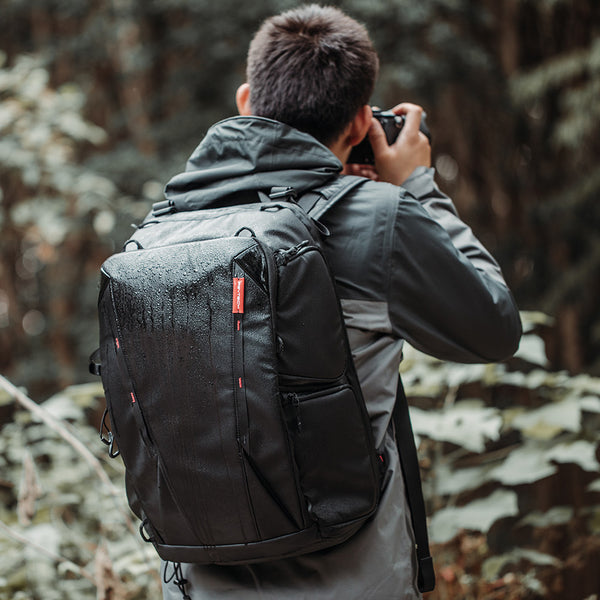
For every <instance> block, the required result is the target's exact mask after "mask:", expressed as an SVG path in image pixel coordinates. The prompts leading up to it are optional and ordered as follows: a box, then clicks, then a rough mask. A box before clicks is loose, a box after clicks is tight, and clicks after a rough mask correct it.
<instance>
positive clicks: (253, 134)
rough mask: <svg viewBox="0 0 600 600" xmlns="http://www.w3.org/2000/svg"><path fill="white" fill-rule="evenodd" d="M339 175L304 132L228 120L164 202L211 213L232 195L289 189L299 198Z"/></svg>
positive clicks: (338, 166)
mask: <svg viewBox="0 0 600 600" xmlns="http://www.w3.org/2000/svg"><path fill="white" fill-rule="evenodd" d="M341 170H342V163H341V162H340V161H339V160H338V158H337V157H336V156H335V155H334V154H333V153H332V152H331V150H329V149H328V148H327V147H326V146H324V145H323V144H321V143H319V142H318V141H317V140H316V139H315V138H314V137H312V136H311V135H309V134H307V133H303V132H301V131H298V130H297V129H294V128H292V127H289V126H288V125H285V124H283V123H280V122H278V121H273V120H271V119H266V118H264V117H232V118H230V119H225V120H224V121H220V122H219V123H217V124H215V125H213V126H212V127H211V128H210V129H209V130H208V132H207V133H206V136H205V137H204V139H203V140H202V142H201V143H200V144H199V146H198V147H197V148H196V149H195V150H194V152H193V154H192V155H191V156H190V158H189V160H188V162H187V165H186V169H185V171H184V172H183V173H180V174H179V175H175V177H173V178H172V179H171V180H170V181H169V183H168V184H167V186H166V188H165V197H166V198H167V200H169V201H170V202H172V203H173V204H174V205H175V207H176V208H177V210H198V209H205V208H212V207H215V206H218V205H219V201H220V200H222V199H223V198H225V197H227V196H229V195H231V194H233V193H236V192H254V191H257V190H262V191H266V192H269V190H270V189H271V188H272V187H278V186H283V187H287V186H289V187H293V188H294V189H295V190H296V191H297V192H298V193H302V192H304V191H306V190H309V189H313V188H316V187H319V186H321V185H324V184H326V183H327V182H328V181H330V180H331V179H333V178H334V177H336V176H337V175H338V174H339V173H340V171H341Z"/></svg>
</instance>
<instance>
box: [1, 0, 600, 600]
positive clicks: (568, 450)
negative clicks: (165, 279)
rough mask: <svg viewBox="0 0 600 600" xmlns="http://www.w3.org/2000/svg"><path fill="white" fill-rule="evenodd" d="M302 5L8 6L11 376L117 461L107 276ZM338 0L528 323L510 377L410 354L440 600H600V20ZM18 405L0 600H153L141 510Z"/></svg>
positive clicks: (379, 98) (4, 212)
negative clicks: (260, 35)
mask: <svg viewBox="0 0 600 600" xmlns="http://www.w3.org/2000/svg"><path fill="white" fill-rule="evenodd" d="M296 4H297V3H296V2H292V1H285V0H263V1H262V2H260V3H240V2H234V1H233V0H221V1H220V2H216V3H212V2H205V1H202V0H146V1H144V0H111V1H107V0H96V1H94V0H38V1H36V2H30V1H24V0H0V202H1V203H0V248H1V252H0V373H2V375H4V376H5V377H6V378H7V379H8V380H10V381H12V382H13V383H14V384H16V385H18V386H22V389H24V390H26V391H27V394H28V395H29V397H31V398H33V400H34V401H35V402H36V403H38V404H40V405H41V406H42V407H46V409H47V412H48V413H49V414H51V415H54V417H53V418H54V419H58V421H56V422H55V424H56V423H58V424H59V428H60V427H63V426H64V427H65V428H68V430H69V431H74V432H75V435H76V436H78V437H79V438H80V439H82V440H84V441H85V442H86V444H87V445H88V447H89V448H90V449H92V451H93V452H94V454H96V455H98V457H100V454H101V452H100V451H101V448H99V446H100V444H99V443H97V441H96V440H95V439H94V438H93V437H92V434H91V433H90V432H91V431H92V427H95V426H97V425H98V422H99V419H100V416H101V414H102V408H103V399H102V392H101V388H100V387H99V385H98V384H97V383H96V382H93V380H92V378H91V376H89V375H88V374H87V357H88V355H89V354H90V352H91V351H92V350H93V349H94V348H95V347H96V346H97V325H96V312H95V308H96V296H97V291H98V271H99V266H100V264H101V263H102V261H103V260H104V259H105V258H106V257H107V256H108V255H110V254H111V253H112V252H114V251H117V250H119V248H120V247H121V245H122V243H123V242H124V241H125V240H126V239H127V237H128V236H129V233H130V231H131V228H130V223H135V222H139V221H141V219H142V218H143V217H144V215H145V214H146V212H147V211H148V209H149V206H150V204H151V203H152V202H153V201H156V200H160V199H161V198H162V190H163V187H164V184H165V182H166V181H167V180H168V179H169V178H170V177H171V176H172V175H173V174H175V173H177V172H179V171H181V170H182V168H183V166H184V164H185V161H186V159H187V157H188V155H189V154H190V153H191V151H192V150H193V149H194V147H195V146H196V145H197V144H198V143H199V141H200V140H201V139H202V136H203V135H204V133H205V132H206V130H207V128H208V127H209V126H210V125H211V124H212V123H214V122H216V121H218V120H220V119H222V118H225V117H228V116H231V115H233V114H235V106H234V93H235V89H236V88H237V86H238V85H239V84H240V83H242V82H243V81H244V78H245V75H244V72H245V53H246V50H247V46H248V43H249V41H250V39H251V36H252V34H253V32H254V31H255V30H256V28H257V27H258V25H259V23H260V22H261V20H262V19H263V18H265V17H266V16H268V15H270V14H273V13H275V12H278V11H280V10H282V9H286V8H290V7H293V6H295V5H296ZM330 4H334V5H337V6H340V7H341V8H342V9H344V10H345V11H347V12H348V13H349V14H350V15H352V16H354V17H355V18H357V19H359V20H361V21H362V22H364V23H365V24H366V25H367V27H368V28H369V31H370V32H371V34H372V37H373V40H374V42H375V45H376V47H377V49H378V51H379V54H380V57H381V62H382V69H381V77H380V81H379V83H378V85H377V88H376V92H375V96H374V98H373V103H374V104H377V105H379V106H382V107H389V106H392V105H394V104H396V103H398V102H400V101H405V100H406V101H412V102H417V103H419V104H421V105H423V106H424V107H425V109H426V111H427V120H428V124H429V127H430V129H431V131H432V134H433V160H434V164H435V166H436V168H437V173H438V175H437V180H438V183H439V184H440V186H441V187H442V189H443V190H444V191H445V192H446V193H448V194H449V195H450V196H451V197H452V198H453V199H454V201H455V204H456V206H457V208H458V210H459V213H460V214H461V216H462V218H463V219H464V220H465V221H466V222H467V223H469V225H471V227H472V228H473V229H474V231H475V232H476V234H477V235H478V237H479V238H480V239H481V240H482V241H483V242H484V243H485V245H486V246H487V247H488V248H489V249H490V250H491V251H492V253H493V254H494V255H495V256H496V257H497V259H498V260H499V262H500V264H501V266H502V269H503V272H504V274H505V276H506V279H507V281H508V283H509V285H510V287H511V289H512V290H513V292H514V294H515V297H516V299H517V302H518V304H519V306H520V307H521V309H522V310H523V311H524V314H523V319H524V323H525V327H526V333H527V335H526V336H525V338H524V341H523V344H522V347H521V350H520V351H519V353H518V355H517V357H516V358H515V359H513V360H511V361H508V362H506V363H503V364H501V365H489V366H482V367H468V368H466V367H460V366H458V365H450V364H447V363H440V362H438V361H433V360H432V359H429V358H427V357H424V356H422V355H419V354H418V353H410V352H409V353H407V360H406V364H405V366H404V367H403V369H404V378H405V382H406V386H407V390H408V392H409V395H410V396H411V399H412V403H413V409H412V410H413V412H412V416H413V423H414V427H415V432H416V434H417V438H418V441H419V443H420V451H421V457H422V467H423V475H424V485H425V490H426V494H427V501H428V508H429V512H430V514H431V515H432V541H433V542H434V551H435V553H436V564H437V565H438V580H439V584H438V589H437V591H436V592H435V593H434V594H433V595H432V596H431V597H432V598H434V597H435V598H463V597H464V598H494V597H497V598H510V597H514V598H530V597H531V598H562V599H567V600H568V599H571V598H573V599H574V600H580V599H581V600H583V599H584V598H593V597H595V598H597V597H598V596H597V594H598V592H599V590H600V576H599V574H598V570H597V566H596V565H597V564H598V562H599V560H600V542H598V535H597V534H598V533H599V532H600V483H599V480H598V475H599V474H598V468H599V464H598V459H599V457H600V452H599V450H598V448H599V443H598V442H599V434H598V431H599V430H598V424H600V383H599V379H598V378H599V377H600V276H599V275H600V238H599V237H598V231H599V226H600V205H599V202H598V197H599V194H600V167H599V159H600V3H598V2H597V1H596V0H420V1H419V2H413V1H409V0H378V1H372V2H366V1H364V0H345V1H336V2H330ZM4 387H5V388H7V387H8V384H7V385H6V386H4ZM16 395H18V394H17V393H15V392H14V391H11V392H6V393H5V394H4V396H2V397H1V398H0V427H2V437H1V438H0V466H1V468H2V472H1V473H0V506H1V508H0V516H1V517H2V523H3V525H2V527H3V529H2V530H1V531H0V552H2V556H3V557H4V556H9V554H10V556H11V559H10V561H5V560H4V558H3V563H4V564H3V566H1V567H0V598H5V597H6V598H23V599H24V598H44V599H46V598H53V597H55V596H54V595H53V594H54V593H56V597H57V598H67V597H69V598H70V597H74V598H75V597H77V598H83V597H90V598H93V597H98V598H116V599H118V598H125V597H127V598H135V597H139V598H145V597H157V596H156V594H157V591H156V589H157V588H156V586H157V585H158V584H157V582H156V576H155V571H154V569H155V567H156V564H155V561H154V559H153V558H152V553H151V552H147V551H144V550H142V549H140V548H139V545H138V544H137V542H135V541H133V538H134V536H133V535H131V534H129V533H128V534H126V535H123V534H122V532H123V529H124V527H125V526H126V525H127V523H129V526H130V527H132V524H131V523H130V521H129V519H130V517H129V516H128V515H127V514H124V515H123V514H122V513H121V512H120V510H121V509H123V510H124V508H123V506H121V508H120V509H119V510H116V511H115V510H111V511H109V512H110V514H115V515H116V516H115V517H114V518H113V517H111V519H109V520H108V521H107V519H106V518H103V519H101V518H100V514H104V515H105V514H106V513H105V512H103V511H102V510H101V509H100V508H99V507H100V506H104V505H106V504H107V503H109V504H110V503H114V502H117V504H118V503H119V501H118V500H116V499H115V497H114V496H115V494H113V492H114V490H112V491H111V488H110V487H107V486H106V485H105V486H104V487H103V488H102V489H98V488H99V487H100V480H99V479H98V477H97V473H95V471H94V469H90V468H89V466H87V465H86V464H83V463H84V461H82V459H81V455H80V454H79V453H78V451H76V450H73V449H72V448H71V447H70V446H69V445H68V444H67V442H65V441H64V440H61V441H57V440H58V439H59V438H58V437H56V433H55V432H54V431H53V430H52V429H50V428H49V427H48V426H47V424H46V425H44V424H43V423H40V417H39V416H37V417H36V416H32V415H31V412H30V410H27V409H25V408H23V406H22V403H19V402H17V401H16V400H15V396H16ZM53 422H54V421H53ZM87 436H89V439H88V437H87ZM69 453H70V454H69ZM99 460H101V461H102V469H104V471H105V472H107V473H109V475H110V477H111V478H112V480H113V481H114V482H115V483H114V485H116V486H122V469H120V468H119V466H118V465H115V464H114V463H115V461H113V463H111V465H108V464H105V462H106V461H105V459H104V458H99ZM67 467H68V468H67ZM116 495H117V496H119V494H116ZM102 503H104V504H102ZM2 532H4V534H3V533H2ZM36 540H37V541H36ZM40 547H41V548H42V549H44V548H45V549H46V551H47V552H46V553H45V554H44V553H43V552H42V550H40ZM40 556H43V557H44V558H43V561H45V562H43V564H44V565H45V567H44V568H39V564H40V563H39V561H40ZM127 557H129V558H127ZM33 564H35V565H37V566H36V567H35V570H32V565H33ZM44 569H45V570H44ZM57 582H58V583H57ZM50 587H52V589H54V590H55V591H50V589H49V588H50ZM3 594H4V595H3ZM86 594H87V595H86Z"/></svg>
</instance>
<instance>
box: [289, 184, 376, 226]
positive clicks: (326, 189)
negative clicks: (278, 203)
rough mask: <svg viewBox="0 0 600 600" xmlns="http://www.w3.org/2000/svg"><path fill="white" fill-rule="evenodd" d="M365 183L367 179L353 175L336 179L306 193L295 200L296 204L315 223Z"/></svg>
mask: <svg viewBox="0 0 600 600" xmlns="http://www.w3.org/2000/svg"><path fill="white" fill-rule="evenodd" d="M365 181H368V179H365V178H364V177H357V176H354V175H345V176H343V177H338V178H337V179H336V180H335V181H334V182H333V183H330V184H328V185H325V186H322V187H319V188H316V189H314V190H311V191H310V192H306V193H305V194H303V195H302V196H301V197H300V198H299V199H298V200H297V204H298V205H299V206H301V207H302V208H303V209H304V211H305V212H306V213H307V214H308V215H310V216H311V217H312V218H313V219H314V220H315V221H318V220H319V219H320V218H321V217H322V216H323V215H324V214H325V213H326V212H327V211H328V210H329V209H330V208H331V207H332V206H334V204H335V203H336V202H338V201H339V200H341V199H342V198H343V197H344V196H345V195H346V194H347V193H348V192H349V191H350V190H353V189H354V188H356V187H357V186H359V185H362V184H363V183H364V182H365Z"/></svg>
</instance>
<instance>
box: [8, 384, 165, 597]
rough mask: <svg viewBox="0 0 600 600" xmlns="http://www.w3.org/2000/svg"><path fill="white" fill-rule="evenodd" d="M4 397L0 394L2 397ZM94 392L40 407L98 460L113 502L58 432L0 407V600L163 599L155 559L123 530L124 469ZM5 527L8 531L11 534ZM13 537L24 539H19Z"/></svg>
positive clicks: (62, 396)
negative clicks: (105, 441) (101, 426)
mask: <svg viewBox="0 0 600 600" xmlns="http://www.w3.org/2000/svg"><path fill="white" fill-rule="evenodd" d="M0 393H1V392H0ZM102 396H103V392H102V386H101V385H100V384H95V383H94V384H86V385H80V386H75V387H69V388H66V389H65V390H63V391H62V392H59V393H58V394H56V395H55V396H53V397H51V398H50V399H48V400H47V401H46V402H44V403H42V407H43V408H44V409H45V410H47V411H48V412H50V414H51V415H52V416H54V417H55V418H57V419H59V420H60V421H61V422H62V423H63V425H64V426H65V427H67V428H68V429H69V430H70V431H71V432H73V433H74V434H75V435H76V436H77V437H78V438H79V439H80V440H81V441H82V442H84V443H85V444H86V446H88V448H90V449H91V450H92V451H93V452H94V453H95V454H96V455H97V456H98V458H99V459H100V460H102V461H103V462H104V465H105V471H106V472H107V474H109V475H110V477H111V479H112V480H113V481H114V482H115V485H117V486H118V488H119V490H120V491H121V493H120V499H119V502H117V504H116V505H115V498H114V497H113V496H112V495H111V493H110V490H108V489H106V487H103V486H102V485H101V483H100V480H99V479H98V477H97V475H96V474H95V473H94V472H93V471H92V470H91V469H90V467H89V465H87V464H86V463H85V462H84V461H83V460H82V458H81V456H80V455H78V454H77V453H76V452H75V450H74V449H73V448H72V447H71V446H69V445H68V444H66V443H65V442H64V440H63V439H61V438H60V437H59V436H58V434H57V433H56V432H54V431H52V430H49V429H48V427H46V425H44V424H42V423H40V422H39V420H38V419H36V418H35V417H34V416H32V415H31V414H30V413H28V412H26V411H24V410H21V409H17V407H15V406H14V404H13V403H12V402H11V401H10V400H9V399H8V398H7V397H2V398H1V399H0V400H1V401H0V404H1V405H2V406H1V408H2V410H3V413H4V417H6V416H7V414H6V413H7V412H8V413H12V418H11V420H10V421H9V422H6V418H4V419H2V421H4V422H5V423H4V425H3V427H2V435H1V437H0V465H1V469H2V480H1V481H0V498H1V502H0V524H2V525H3V527H0V553H1V554H2V557H3V560H2V563H1V566H0V599H2V600H18V599H22V600H25V598H27V599H30V600H35V599H40V600H53V599H56V600H59V599H60V600H68V599H71V598H72V599H78V600H80V599H82V598H90V599H92V598H102V599H103V600H109V599H111V600H125V599H128V600H129V599H131V600H134V599H139V600H142V599H145V598H156V597H158V596H159V595H160V581H159V576H158V560H157V557H156V555H155V554H154V553H153V552H152V551H151V550H149V549H148V548H147V547H146V545H145V544H144V543H143V542H142V541H141V539H140V538H139V536H138V535H137V530H136V529H133V530H129V529H128V519H127V518H126V517H124V516H123V514H125V515H127V512H128V508H127V506H126V500H125V490H124V484H123V467H122V463H121V462H120V461H110V462H109V459H108V457H107V455H106V453H105V447H104V446H103V445H102V444H101V443H100V441H99V438H98V433H97V428H96V427H92V426H90V423H95V422H97V421H98V419H99V415H100V414H101V411H102V405H103V404H104V400H103V397H102ZM6 527H8V528H9V530H8V531H7V529H6ZM17 536H19V537H22V538H23V540H20V539H15V538H17Z"/></svg>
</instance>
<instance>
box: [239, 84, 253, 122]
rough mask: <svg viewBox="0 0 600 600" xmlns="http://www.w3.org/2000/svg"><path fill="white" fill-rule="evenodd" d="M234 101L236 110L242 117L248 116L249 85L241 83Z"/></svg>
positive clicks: (250, 110)
mask: <svg viewBox="0 0 600 600" xmlns="http://www.w3.org/2000/svg"><path fill="white" fill-rule="evenodd" d="M235 103H236V105H237V109H238V112H239V113H240V115H242V116H243V117H249V116H250V115H251V114H252V109H251V108H250V85H249V84H247V83H242V85H240V87H239V88H238V89H237V92H236V93H235Z"/></svg>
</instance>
